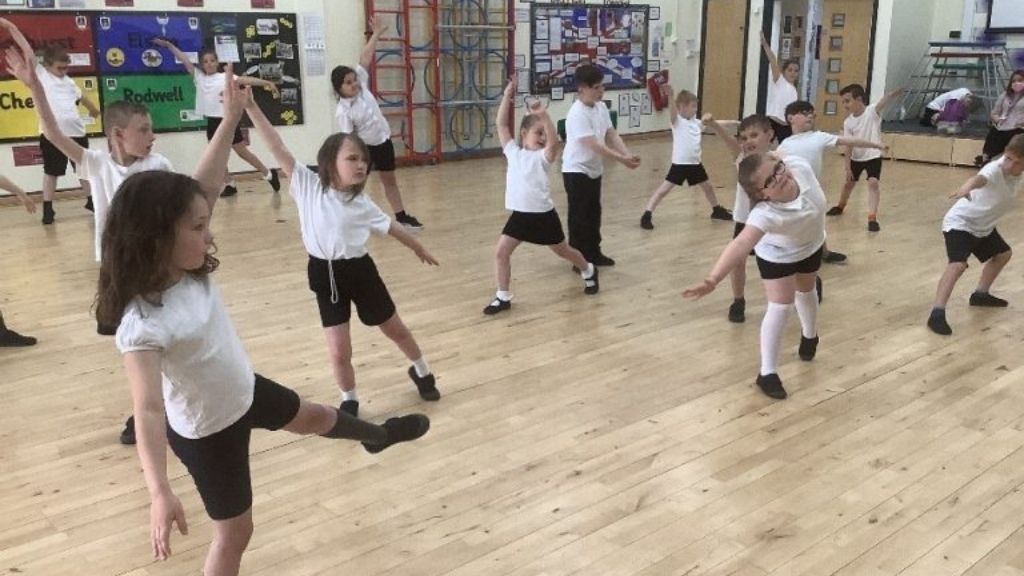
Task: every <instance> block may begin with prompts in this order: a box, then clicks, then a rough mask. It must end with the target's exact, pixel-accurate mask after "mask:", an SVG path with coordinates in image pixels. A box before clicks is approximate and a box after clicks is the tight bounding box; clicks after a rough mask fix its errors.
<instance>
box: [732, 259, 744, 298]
mask: <svg viewBox="0 0 1024 576" xmlns="http://www.w3.org/2000/svg"><path fill="white" fill-rule="evenodd" d="M729 283H730V284H732V297H733V299H735V300H743V292H744V289H745V288H746V285H747V266H746V262H744V263H743V264H741V265H739V266H737V267H735V268H733V269H732V272H730V273H729Z"/></svg>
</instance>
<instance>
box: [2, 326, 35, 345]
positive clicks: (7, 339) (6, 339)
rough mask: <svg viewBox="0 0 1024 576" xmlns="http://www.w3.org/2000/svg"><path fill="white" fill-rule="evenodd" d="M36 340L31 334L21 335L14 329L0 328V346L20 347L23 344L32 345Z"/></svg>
mask: <svg viewBox="0 0 1024 576" xmlns="http://www.w3.org/2000/svg"><path fill="white" fill-rule="evenodd" d="M36 342H38V340H36V339H35V338H33V337H31V336H22V335H21V334H18V333H17V332H15V331H14V330H9V329H7V328H3V329H0V348H20V347H23V346H34V345H35V343H36Z"/></svg>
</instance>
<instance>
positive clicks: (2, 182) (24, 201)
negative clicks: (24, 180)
mask: <svg viewBox="0 0 1024 576" xmlns="http://www.w3.org/2000/svg"><path fill="white" fill-rule="evenodd" d="M0 190H7V191H8V192H10V193H11V194H14V196H15V197H17V198H18V200H20V201H21V205H22V206H24V207H25V210H28V213H29V214H35V212H36V203H35V202H33V201H32V199H31V198H29V197H28V194H25V191H24V190H22V189H21V186H18V185H17V184H15V183H14V182H13V181H12V180H11V179H10V178H8V177H6V176H2V175H0Z"/></svg>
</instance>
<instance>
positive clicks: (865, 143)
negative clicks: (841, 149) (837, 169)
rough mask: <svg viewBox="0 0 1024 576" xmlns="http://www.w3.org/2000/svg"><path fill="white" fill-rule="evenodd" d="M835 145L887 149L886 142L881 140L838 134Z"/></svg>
mask: <svg viewBox="0 0 1024 576" xmlns="http://www.w3.org/2000/svg"><path fill="white" fill-rule="evenodd" d="M836 146H852V147H853V148H874V149H876V150H882V151H883V152H884V151H886V150H888V149H889V145H888V144H883V143H881V142H872V141H871V140H865V139H863V138H850V137H849V136H840V137H839V138H838V139H836Z"/></svg>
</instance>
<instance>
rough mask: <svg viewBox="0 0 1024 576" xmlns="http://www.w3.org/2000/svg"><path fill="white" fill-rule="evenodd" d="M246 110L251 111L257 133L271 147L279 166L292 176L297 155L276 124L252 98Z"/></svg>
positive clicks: (250, 115) (286, 174) (287, 174)
mask: <svg viewBox="0 0 1024 576" xmlns="http://www.w3.org/2000/svg"><path fill="white" fill-rule="evenodd" d="M245 110H246V112H248V113H249V120H252V124H253V126H254V127H255V128H256V133H257V134H259V135H260V138H263V141H264V142H265V143H266V144H267V147H268V148H270V153H271V154H272V155H273V156H274V160H276V161H277V164H278V166H280V167H281V171H282V172H283V173H284V174H285V176H288V177H289V178H290V177H291V175H292V170H293V169H294V168H295V157H294V156H292V153H291V151H289V150H288V147H287V146H285V144H284V139H282V138H281V135H280V134H278V133H277V130H275V129H274V126H273V125H271V124H270V120H268V119H267V115H266V114H264V113H263V110H261V109H260V107H259V105H258V104H256V103H255V102H253V101H252V100H251V99H250V100H249V102H248V104H247V105H246V108H245Z"/></svg>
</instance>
